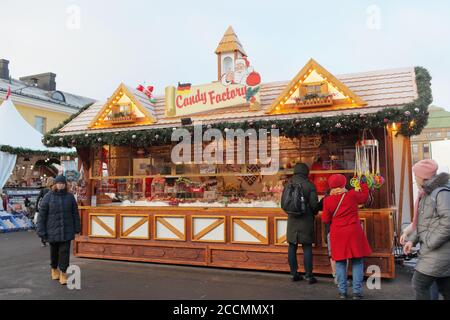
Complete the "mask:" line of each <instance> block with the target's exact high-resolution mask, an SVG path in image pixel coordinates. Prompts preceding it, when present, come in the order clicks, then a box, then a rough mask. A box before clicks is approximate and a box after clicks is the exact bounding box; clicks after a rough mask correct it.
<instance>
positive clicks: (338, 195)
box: [322, 174, 372, 299]
mask: <svg viewBox="0 0 450 320" xmlns="http://www.w3.org/2000/svg"><path fill="white" fill-rule="evenodd" d="M328 185H329V187H330V189H331V191H330V195H329V196H327V197H325V199H324V200H323V211H322V222H323V223H325V224H326V223H330V224H331V225H330V245H331V258H332V259H333V260H334V261H336V277H337V282H338V289H339V297H340V298H342V299H345V298H347V286H348V285H347V262H348V260H351V262H352V277H353V299H361V298H362V297H363V279H364V258H365V257H368V256H370V255H371V254H372V250H371V248H370V246H369V242H368V241H367V238H366V236H365V235H364V231H363V229H362V227H361V223H360V220H359V216H358V205H359V204H364V203H366V201H367V199H368V197H369V188H368V187H367V184H366V183H364V182H363V183H361V191H356V190H354V189H353V190H350V191H348V190H347V189H346V188H345V187H346V185H347V178H346V177H345V176H344V175H342V174H333V175H332V176H330V177H329V178H328Z"/></svg>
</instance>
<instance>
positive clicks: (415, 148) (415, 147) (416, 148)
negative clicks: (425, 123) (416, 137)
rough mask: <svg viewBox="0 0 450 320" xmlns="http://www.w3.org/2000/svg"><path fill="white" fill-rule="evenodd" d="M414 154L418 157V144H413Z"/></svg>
mask: <svg viewBox="0 0 450 320" xmlns="http://www.w3.org/2000/svg"><path fill="white" fill-rule="evenodd" d="M412 153H413V155H417V154H418V153H419V146H418V145H417V143H413V144H412Z"/></svg>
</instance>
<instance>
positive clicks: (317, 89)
mask: <svg viewBox="0 0 450 320" xmlns="http://www.w3.org/2000/svg"><path fill="white" fill-rule="evenodd" d="M327 93H328V85H327V83H326V82H316V83H310V84H304V85H302V86H301V92H300V94H301V96H305V95H320V94H327Z"/></svg>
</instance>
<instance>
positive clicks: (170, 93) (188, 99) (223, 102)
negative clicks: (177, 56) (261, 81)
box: [166, 82, 259, 117]
mask: <svg viewBox="0 0 450 320" xmlns="http://www.w3.org/2000/svg"><path fill="white" fill-rule="evenodd" d="M257 88H258V89H257V91H256V92H255V88H252V87H249V86H245V85H241V84H230V85H228V86H224V85H223V84H222V83H220V82H215V83H212V84H208V85H200V86H189V85H188V84H185V85H184V86H183V85H181V86H178V88H175V87H167V88H166V113H167V116H173V117H175V116H184V115H189V114H194V113H201V112H206V111H210V110H213V109H220V108H226V107H233V106H241V105H242V106H244V105H251V104H256V103H259V87H257Z"/></svg>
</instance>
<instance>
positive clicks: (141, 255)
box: [74, 206, 395, 278]
mask: <svg viewBox="0 0 450 320" xmlns="http://www.w3.org/2000/svg"><path fill="white" fill-rule="evenodd" d="M394 213H395V209H363V210H360V218H361V223H362V225H363V227H364V230H365V232H366V235H367V238H368V240H369V243H370V245H371V247H372V249H373V254H372V256H371V257H370V258H368V259H366V267H367V266H368V265H378V266H379V267H380V269H381V276H382V277H384V278H393V277H394V276H395V266H394V256H393V252H392V245H393V230H394V229H393V228H394V225H393V214H394ZM80 214H81V221H82V234H81V235H80V236H77V237H76V239H75V246H74V254H75V255H76V256H78V257H89V258H101V259H113V260H128V261H143V262H155V263H167V264H182V265H197V266H212V267H225V268H239V269H253V270H270V271H289V265H288V260H287V244H286V225H287V216H286V214H285V213H284V212H283V211H282V210H281V209H279V208H230V207H227V208H221V207H218V208H215V207H131V206H126V207H125V206H120V207H115V206H108V207H105V206H100V207H80ZM315 227H316V232H315V244H314V249H313V251H314V273H317V274H331V267H330V263H329V259H328V256H327V249H326V244H325V242H324V238H325V237H324V228H323V225H322V222H321V220H320V214H319V215H318V216H317V218H316V225H315ZM298 256H299V260H298V261H299V269H300V271H303V257H302V250H301V249H299V253H298Z"/></svg>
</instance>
